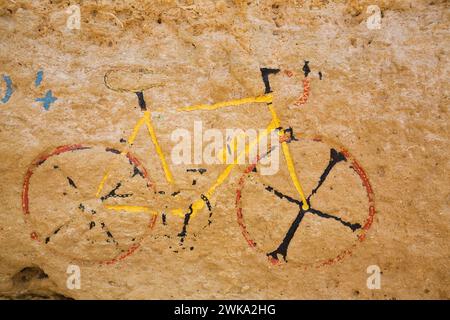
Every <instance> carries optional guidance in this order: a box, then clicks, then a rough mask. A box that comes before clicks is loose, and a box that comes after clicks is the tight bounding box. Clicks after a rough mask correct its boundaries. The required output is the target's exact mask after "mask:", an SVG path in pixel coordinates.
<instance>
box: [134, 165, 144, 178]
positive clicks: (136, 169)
mask: <svg viewBox="0 0 450 320" xmlns="http://www.w3.org/2000/svg"><path fill="white" fill-rule="evenodd" d="M136 175H140V176H141V177H142V178H144V174H143V173H142V172H141V170H139V169H138V167H136V166H133V174H132V175H131V177H132V178H134V177H135V176H136Z"/></svg>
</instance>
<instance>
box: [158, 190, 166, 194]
mask: <svg viewBox="0 0 450 320" xmlns="http://www.w3.org/2000/svg"><path fill="white" fill-rule="evenodd" d="M158 193H159V194H166V192H165V191H162V190H161V191H158Z"/></svg>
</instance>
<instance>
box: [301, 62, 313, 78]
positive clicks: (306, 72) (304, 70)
mask: <svg viewBox="0 0 450 320" xmlns="http://www.w3.org/2000/svg"><path fill="white" fill-rule="evenodd" d="M308 63H309V61H306V60H305V64H304V65H303V68H302V70H303V74H304V75H305V78H306V77H307V76H308V74H309V73H310V72H311V69H310V68H309V65H308Z"/></svg>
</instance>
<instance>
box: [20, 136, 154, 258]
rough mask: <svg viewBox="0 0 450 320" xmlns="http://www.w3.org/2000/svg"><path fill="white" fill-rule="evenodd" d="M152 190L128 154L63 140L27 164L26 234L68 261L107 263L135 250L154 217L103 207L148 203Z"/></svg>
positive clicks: (143, 212) (150, 226) (149, 181)
mask: <svg viewBox="0 0 450 320" xmlns="http://www.w3.org/2000/svg"><path fill="white" fill-rule="evenodd" d="M108 171H109V172H108ZM105 177H106V178H105ZM155 191H156V189H155V185H154V183H153V182H152V181H151V179H150V177H149V175H148V172H147V170H146V169H145V167H144V166H143V165H142V163H141V162H140V161H139V160H138V159H137V158H136V157H134V156H133V155H132V154H131V153H129V152H128V153H121V152H120V151H119V150H116V149H113V148H103V147H92V146H85V145H81V144H75V145H66V146H62V147H58V148H56V149H54V150H52V151H50V152H47V153H45V154H43V155H41V156H39V157H38V158H37V159H35V161H33V162H32V164H31V165H30V166H29V168H28V170H27V173H26V175H25V179H24V183H23V192H22V208H23V213H24V217H25V221H26V222H27V224H28V225H29V226H30V228H31V238H32V239H34V240H36V241H38V242H40V243H41V244H42V246H43V247H44V248H45V249H46V250H48V251H49V252H52V253H54V254H57V255H59V256H64V257H66V258H68V259H70V260H72V261H78V262H84V263H88V262H93V263H107V264H109V263H114V262H117V261H119V260H122V259H124V258H126V257H128V256H129V255H131V254H132V253H133V252H135V251H136V249H137V248H138V247H139V245H140V243H141V242H142V240H143V239H144V238H145V237H146V236H147V235H148V234H149V233H150V231H151V229H152V228H153V226H154V225H155V222H156V219H157V216H156V215H153V214H149V213H148V212H145V210H141V211H139V210H137V211H136V212H133V213H129V212H120V211H119V212H118V211H112V210H108V209H107V208H106V206H107V205H117V204H121V205H123V204H126V203H133V204H136V203H141V204H143V205H149V204H150V203H151V201H152V196H153V195H154V194H155Z"/></svg>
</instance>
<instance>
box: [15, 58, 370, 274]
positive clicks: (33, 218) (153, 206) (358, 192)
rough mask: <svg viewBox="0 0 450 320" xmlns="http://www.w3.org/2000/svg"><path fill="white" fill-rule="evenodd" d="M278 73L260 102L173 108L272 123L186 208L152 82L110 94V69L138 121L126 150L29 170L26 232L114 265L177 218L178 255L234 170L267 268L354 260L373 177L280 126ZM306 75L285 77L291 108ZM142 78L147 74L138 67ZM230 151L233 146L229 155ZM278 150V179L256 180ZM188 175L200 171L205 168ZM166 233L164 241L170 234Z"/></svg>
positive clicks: (65, 251)
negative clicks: (138, 145) (143, 155)
mask: <svg viewBox="0 0 450 320" xmlns="http://www.w3.org/2000/svg"><path fill="white" fill-rule="evenodd" d="M279 71H280V70H278V69H270V68H261V76H262V80H263V84H264V94H262V95H260V96H254V97H245V98H240V99H236V100H230V101H224V102H217V103H214V104H204V105H193V106H187V107H183V108H180V109H179V110H178V111H179V112H188V111H190V112H196V111H198V110H209V111H211V112H215V111H216V110H218V109H226V108H233V111H234V110H235V109H236V108H237V107H240V106H248V105H249V104H250V105H263V106H264V108H265V110H266V111H267V112H268V113H269V114H270V118H271V120H270V122H269V123H268V124H267V126H266V129H265V130H264V132H263V134H261V135H260V136H259V137H258V138H256V139H255V140H253V141H251V142H250V143H249V147H248V148H246V149H245V150H243V151H241V152H240V153H238V154H237V157H236V159H235V160H234V161H233V162H232V163H228V164H223V166H224V168H223V170H222V171H221V173H220V174H219V175H218V176H217V177H215V180H214V182H213V183H212V184H210V186H209V187H208V188H207V189H206V190H202V191H200V192H197V195H196V197H194V198H192V197H191V196H190V195H189V197H188V199H189V200H188V202H187V203H188V204H187V205H186V206H185V207H177V206H176V205H175V206H174V204H177V199H178V198H182V197H183V193H184V192H185V190H183V188H181V187H180V186H179V184H178V182H177V178H176V177H175V175H174V173H173V170H172V169H171V167H170V165H169V163H168V161H167V159H166V153H165V151H164V150H163V148H162V145H161V144H160V142H159V139H158V135H157V133H156V130H155V126H154V123H153V121H152V110H151V109H150V108H149V106H148V104H147V102H146V100H145V98H144V90H146V89H149V88H151V87H156V86H159V85H160V84H159V83H157V82H154V83H149V84H148V86H147V87H145V88H143V87H139V88H128V89H124V88H120V87H114V85H112V84H111V77H112V76H113V74H114V72H115V70H114V69H112V70H110V71H109V72H107V73H106V74H105V77H104V80H105V85H106V86H107V87H108V88H110V89H112V90H115V91H119V92H132V93H133V94H135V95H136V97H137V99H138V104H139V108H140V110H141V111H142V116H141V117H140V119H139V120H138V121H137V123H136V125H135V126H134V128H133V130H132V132H131V135H130V136H129V138H128V139H127V141H126V147H125V148H124V149H123V150H119V149H117V148H114V147H99V146H92V145H85V144H82V143H76V144H70V145H64V146H60V147H57V148H55V149H53V150H50V151H47V152H44V153H42V154H41V155H39V156H38V157H37V158H36V159H35V160H34V161H33V162H32V163H31V165H30V166H29V168H28V170H27V172H26V174H25V178H24V182H23V192H22V208H23V213H24V216H25V220H26V222H27V223H28V224H29V225H30V227H31V229H32V230H31V238H32V239H34V240H36V241H38V242H40V243H42V245H43V246H44V247H45V248H46V249H48V250H50V251H51V252H54V253H56V254H59V255H62V256H65V257H67V258H69V259H71V260H75V261H80V262H82V263H83V262H85V263H102V264H111V263H115V262H118V261H120V260H123V259H125V258H126V257H128V256H130V255H131V254H132V253H133V252H135V251H136V250H137V249H138V248H139V246H140V245H141V243H142V242H143V240H144V239H146V238H148V237H149V235H152V234H158V231H157V230H156V229H157V228H156V226H157V225H161V226H166V225H167V221H168V220H170V219H172V220H173V219H175V220H177V221H179V224H177V227H176V228H178V226H180V228H181V229H180V228H178V230H176V234H175V236H174V238H176V239H177V241H178V246H179V248H182V249H183V250H184V249H186V248H187V246H188V245H187V242H186V239H187V238H188V237H189V236H190V235H191V236H195V235H196V233H198V230H201V229H203V228H206V227H207V226H209V225H210V224H211V223H212V213H213V209H214V206H213V201H212V200H211V199H212V198H213V197H214V196H215V194H217V190H218V189H219V188H220V187H221V186H222V185H223V184H224V183H225V182H227V181H228V180H229V177H230V175H231V174H232V172H234V171H236V170H234V169H235V168H236V167H239V168H241V171H240V172H241V175H240V176H239V177H238V183H237V186H236V188H235V192H234V194H235V198H234V199H233V201H232V202H233V205H234V206H235V210H236V220H237V224H238V226H239V228H240V232H241V233H242V236H243V239H244V240H245V242H246V244H247V245H248V246H250V247H251V248H253V249H255V250H256V251H258V252H261V253H263V254H264V255H265V256H267V257H268V259H269V261H270V262H272V263H273V264H279V263H282V262H286V261H288V252H289V261H290V262H291V261H293V262H294V263H298V264H300V265H303V266H312V265H314V266H320V265H326V264H331V263H334V262H336V261H339V260H341V259H342V258H343V257H345V256H346V255H349V254H351V251H352V249H353V247H354V246H355V245H356V244H357V243H358V242H360V241H363V240H364V238H365V236H366V233H367V231H368V230H369V228H370V227H371V225H372V222H373V218H374V215H375V206H374V195H373V191H372V187H371V185H370V182H369V179H368V177H367V175H366V173H365V172H364V170H363V168H362V167H361V165H360V164H359V162H358V161H357V160H356V159H354V158H353V157H352V156H351V154H350V153H349V152H348V150H346V149H345V148H343V147H341V146H339V145H338V144H336V143H334V142H331V141H329V140H328V139H325V138H323V137H320V136H313V137H306V136H295V135H294V131H293V129H292V128H290V127H283V125H282V123H281V120H280V118H279V116H278V113H277V110H276V108H275V106H274V104H273V101H274V99H273V91H272V87H271V84H270V79H271V77H274V76H279V75H280V74H282V73H281V72H279ZM303 71H304V72H303V73H299V74H298V75H294V74H293V73H292V72H286V73H285V75H287V76H288V77H303V78H302V80H301V83H302V86H303V93H302V94H301V96H300V98H299V99H298V100H297V101H296V102H295V105H296V106H301V105H303V104H305V103H306V102H307V100H308V97H309V94H310V81H311V80H310V77H308V74H309V72H310V70H309V66H308V65H307V64H305V66H304V68H303ZM139 72H141V73H146V72H147V71H146V69H139ZM259 110H262V109H261V107H260V109H259ZM141 128H144V129H146V131H147V133H148V136H149V138H150V140H151V142H152V145H153V147H154V150H155V153H156V155H157V157H155V158H156V159H158V162H159V163H156V162H152V163H151V170H148V169H147V168H146V167H145V166H144V163H143V161H141V160H139V159H138V157H137V156H136V155H135V154H134V153H133V152H132V151H131V150H132V147H133V145H134V144H135V142H136V138H137V136H138V133H139V132H140V129H141ZM273 133H276V134H277V136H278V139H279V144H278V145H276V146H273V147H271V148H269V149H268V150H267V152H265V153H263V154H258V155H257V157H256V158H255V159H254V160H253V161H252V163H251V164H250V165H246V166H245V167H244V168H242V165H241V164H239V161H238V160H239V159H240V158H242V157H246V156H248V155H249V153H250V149H251V148H252V147H253V146H255V145H257V144H258V142H259V140H260V139H261V138H262V136H264V135H270V134H273ZM233 145H234V144H233V142H230V143H229V144H228V145H227V148H230V146H233ZM274 148H279V149H280V154H282V155H283V159H284V160H283V165H282V167H281V168H280V170H279V172H278V173H277V174H276V175H274V176H263V175H260V174H259V166H260V165H261V160H262V159H264V158H265V157H268V156H270V154H271V152H273V150H274ZM157 170H161V171H162V175H163V176H164V177H165V180H166V181H165V182H164V186H165V190H162V189H161V188H159V186H158V185H157V183H156V182H155V181H154V180H153V179H152V174H153V173H155V172H156V171H157ZM202 170H203V171H202ZM190 171H191V172H198V173H200V174H203V173H204V171H205V169H202V168H194V169H190ZM167 186H168V187H167ZM305 190H310V191H309V192H308V193H305ZM201 215H202V216H203V217H206V223H205V224H204V225H203V226H202V228H197V231H195V232H194V231H192V230H191V229H190V228H191V225H192V223H193V221H194V220H195V218H196V217H197V216H201ZM169 217H170V218H169ZM157 222H160V223H157ZM300 225H302V226H303V229H302V231H299V227H300ZM161 228H162V227H161ZM164 235H165V236H167V237H168V238H169V237H170V236H168V235H167V232H165V234H164ZM243 243H244V242H243ZM171 249H173V248H172V247H171ZM190 249H191V250H192V249H193V247H190ZM174 251H176V250H174ZM188 251H189V250H188Z"/></svg>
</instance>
